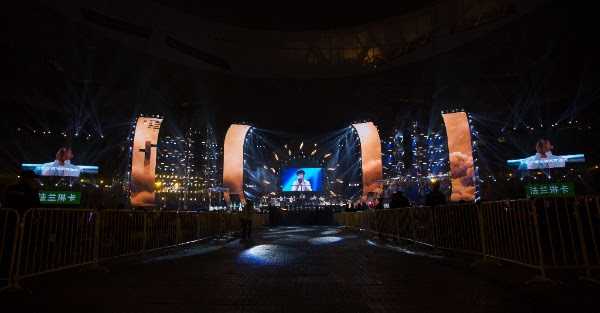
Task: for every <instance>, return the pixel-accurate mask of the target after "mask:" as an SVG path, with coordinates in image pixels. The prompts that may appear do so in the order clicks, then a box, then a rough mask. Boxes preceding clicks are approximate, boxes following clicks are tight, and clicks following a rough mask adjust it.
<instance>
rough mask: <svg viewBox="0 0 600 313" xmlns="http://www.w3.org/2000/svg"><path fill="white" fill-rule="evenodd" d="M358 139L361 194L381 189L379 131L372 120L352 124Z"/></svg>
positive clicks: (381, 165) (378, 191)
mask: <svg viewBox="0 0 600 313" xmlns="http://www.w3.org/2000/svg"><path fill="white" fill-rule="evenodd" d="M352 126H353V127H354V129H356V132H358V137H359V139H360V155H361V159H362V161H361V165H362V177H363V196H367V194H368V193H369V192H375V193H380V192H382V191H383V185H382V183H381V180H382V179H383V163H382V161H381V140H380V139H379V131H378V130H377V127H375V125H374V124H373V123H372V122H368V123H360V124H352Z"/></svg>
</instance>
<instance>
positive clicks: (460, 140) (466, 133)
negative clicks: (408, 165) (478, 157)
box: [442, 112, 475, 201]
mask: <svg viewBox="0 0 600 313" xmlns="http://www.w3.org/2000/svg"><path fill="white" fill-rule="evenodd" d="M442 117H443V118H444V124H445V125H446V136H447V138H448V155H449V160H450V175H451V176H450V178H451V182H452V195H451V196H450V200H451V201H461V200H464V201H474V200H475V175H474V173H475V169H474V166H473V146H472V142H471V130H470V127H469V119H468V117H467V113H465V112H456V113H445V114H442Z"/></svg>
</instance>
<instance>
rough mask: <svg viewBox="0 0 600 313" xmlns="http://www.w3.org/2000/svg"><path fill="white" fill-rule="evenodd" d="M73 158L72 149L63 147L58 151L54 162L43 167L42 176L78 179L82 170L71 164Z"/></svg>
mask: <svg viewBox="0 0 600 313" xmlns="http://www.w3.org/2000/svg"><path fill="white" fill-rule="evenodd" d="M73 157H74V155H73V150H71V148H66V147H63V148H60V149H58V152H56V159H55V160H54V162H50V163H45V164H44V165H42V170H41V172H42V176H71V177H78V176H79V174H80V172H81V170H80V169H79V167H77V166H76V165H73V164H71V159H73Z"/></svg>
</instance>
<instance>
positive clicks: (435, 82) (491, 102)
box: [0, 1, 600, 162]
mask: <svg viewBox="0 0 600 313" xmlns="http://www.w3.org/2000/svg"><path fill="white" fill-rule="evenodd" d="M308 11H310V10H308V9H302V10H297V11H294V13H293V14H292V13H286V14H279V15H277V16H279V18H280V20H279V22H278V19H268V22H264V20H265V16H266V15H269V14H268V13H262V14H257V15H254V14H249V13H248V12H246V14H241V13H240V12H241V11H240V10H239V9H236V10H230V11H226V13H222V12H224V11H218V10H217V11H211V12H213V13H214V12H217V13H218V12H221V13H218V14H216V13H215V14H216V15H217V16H220V19H221V21H223V22H226V21H227V22H228V23H231V24H236V23H237V24H240V25H246V26H247V27H254V28H263V29H273V28H278V27H279V28H280V29H284V30H298V29H323V28H328V27H332V25H338V24H339V25H350V24H355V23H363V22H366V21H369V20H372V19H377V18H380V17H385V16H387V15H388V13H389V12H388V11H389V10H388V11H386V10H384V11H377V10H374V9H373V10H371V9H369V10H367V11H366V13H365V15H364V16H363V15H360V14H359V13H358V12H359V11H360V10H358V9H356V10H353V11H350V13H348V14H347V15H339V16H337V17H336V18H337V19H330V18H329V17H330V16H332V14H331V13H332V11H330V10H325V11H318V10H316V11H314V12H317V13H315V14H312V15H311V18H310V19H308V20H307V22H306V23H302V22H301V21H302V19H301V18H300V17H301V16H302V15H303V14H302V12H308ZM3 13H4V15H5V16H4V20H5V21H7V23H8V24H9V25H11V28H10V29H7V30H8V32H7V37H6V40H3V41H2V42H1V45H2V49H3V51H4V52H5V57H3V58H2V60H1V62H2V63H3V68H4V69H6V70H4V71H3V72H2V74H1V75H3V78H4V81H5V82H6V83H5V84H3V85H2V87H1V88H2V91H1V92H0V102H1V103H0V105H1V106H2V116H3V124H2V125H1V127H2V130H3V131H5V132H10V131H13V130H14V129H16V128H17V127H28V128H31V129H34V128H38V129H41V128H44V127H46V128H56V129H64V128H66V127H76V126H81V127H83V129H85V130H86V131H87V132H88V133H91V134H96V133H100V132H103V133H105V134H110V135H111V136H115V139H114V140H115V142H114V144H115V145H117V144H120V141H122V140H123V134H126V132H127V123H128V122H129V121H130V120H131V118H132V116H134V115H135V114H138V113H159V114H162V115H164V116H165V117H166V118H167V121H168V123H167V127H166V128H165V131H167V132H171V133H177V132H178V131H181V130H182V129H185V127H188V126H190V125H193V122H194V121H196V120H200V119H209V120H212V121H213V122H214V123H215V125H216V127H217V133H218V135H219V136H220V137H221V138H222V137H223V136H224V133H225V130H226V128H227V126H228V125H229V124H230V123H233V122H240V121H246V122H249V123H252V124H253V125H256V126H258V127H261V128H266V129H272V130H278V131H279V130H280V131H284V132H291V133H298V134H301V135H305V136H309V135H315V134H318V133H323V132H327V131H330V130H335V129H339V128H342V127H345V126H347V125H348V124H349V123H351V122H352V121H354V120H358V119H370V120H373V121H375V122H376V123H377V124H378V125H380V127H381V128H382V129H383V130H384V131H388V130H390V129H392V128H394V127H401V126H402V125H403V124H404V123H406V122H407V121H409V120H411V119H420V120H423V121H429V120H431V119H432V118H438V117H439V110H440V109H443V108H449V107H463V108H465V109H467V110H469V111H471V112H474V113H477V114H480V115H483V116H485V117H486V118H488V119H489V120H490V121H493V123H492V122H490V123H486V125H485V126H489V125H494V126H493V127H498V128H499V127H501V126H502V125H507V126H512V125H521V126H522V125H523V123H527V124H528V125H535V124H537V123H540V122H542V123H545V124H550V123H551V122H554V121H555V120H556V119H565V118H576V119H579V120H581V121H582V122H585V123H588V124H590V123H594V122H596V120H597V118H596V116H597V115H596V113H597V108H598V107H599V106H600V104H599V103H598V96H597V95H598V89H599V87H598V86H600V77H599V75H598V73H600V61H598V55H600V53H599V52H600V51H599V50H598V48H597V47H596V46H597V45H596V44H595V41H594V38H595V34H594V33H595V29H596V27H595V26H593V21H594V18H593V17H592V16H590V15H592V13H591V11H589V10H586V9H585V8H584V7H581V6H580V5H579V4H578V5H575V4H570V5H568V4H564V3H562V2H558V1H556V2H552V1H551V2H550V4H548V5H546V6H544V7H543V8H541V9H539V10H538V11H536V12H533V13H531V14H529V15H527V16H525V17H524V18H522V19H520V20H518V21H516V22H513V23H511V24H510V25H508V26H505V27H503V28H501V29H499V30H496V31H493V32H490V33H489V34H486V35H484V36H483V37H481V39H478V40H475V41H473V42H471V43H469V44H466V45H464V46H462V47H460V48H457V49H454V50H451V51H449V52H447V53H444V54H441V55H437V56H435V57H433V58H430V59H426V60H423V61H419V62H415V63H411V64H408V65H405V66H401V67H396V68H391V69H388V70H385V71H378V72H373V73H371V74H365V75H356V76H350V77H342V78H331V79H317V78H312V79H311V78H304V79H299V78H285V79H282V78H281V79H280V78H249V77H241V76H237V75H235V73H228V74H224V73H218V72H214V71H210V72H208V71H203V70H199V69H196V68H189V67H186V66H183V65H180V64H174V63H173V62H171V61H168V60H164V59H161V58H157V57H154V56H151V55H147V54H145V53H143V52H140V51H137V50H133V49H130V48H128V47H124V46H123V45H121V44H120V43H118V42H115V41H113V40H111V39H108V38H106V37H104V36H103V35H102V34H100V33H98V32H96V31H94V30H93V29H92V28H90V27H88V26H86V25H83V24H78V23H73V22H71V21H70V20H69V19H67V18H64V17H62V16H61V15H59V14H57V13H55V12H54V11H52V10H50V9H48V8H47V7H44V6H41V5H35V4H29V5H26V6H24V7H22V8H20V9H15V10H14V11H10V12H8V11H6V10H3ZM7 13H8V14H7ZM200 15H201V14H200ZM200 15H199V16H200ZM291 16H295V17H291ZM353 16H354V17H357V16H358V18H353ZM210 19H211V20H215V19H216V18H215V17H214V16H213V17H210ZM281 19H285V21H286V22H281ZM332 20H333V21H337V22H331V21H332ZM236 21H237V22H236ZM261 21H262V22H261ZM330 22H331V23H330ZM278 25H280V26H278ZM490 127H491V126H490ZM496 130H497V129H496ZM388 133H389V132H388ZM386 134H387V133H386ZM9 137H10V136H9ZM10 141H16V139H14V138H11V140H10ZM10 141H9V142H10ZM5 143H6V141H5ZM15 146H16V145H15ZM11 149H14V148H10V149H4V151H7V150H9V151H11V152H14V153H12V154H11V155H12V156H15V157H12V159H14V160H12V159H11V161H13V162H14V161H16V160H17V159H18V158H19V157H18V155H19V153H26V152H25V151H24V150H23V151H21V152H19V151H16V152H15V151H12V150H11ZM20 149H21V148H20ZM23 149H24V148H23ZM28 153H30V152H28Z"/></svg>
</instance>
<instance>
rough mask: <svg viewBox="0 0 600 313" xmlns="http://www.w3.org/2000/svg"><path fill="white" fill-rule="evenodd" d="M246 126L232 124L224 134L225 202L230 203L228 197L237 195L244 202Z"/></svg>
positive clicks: (247, 128) (247, 129) (247, 127)
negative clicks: (226, 189) (226, 190)
mask: <svg viewBox="0 0 600 313" xmlns="http://www.w3.org/2000/svg"><path fill="white" fill-rule="evenodd" d="M249 130H250V126H248V125H240V124H232V125H231V126H229V129H228V130H227V134H225V143H224V145H223V185H225V187H226V188H228V192H226V193H225V201H227V202H228V203H229V202H230V198H229V196H230V195H239V197H240V200H241V201H242V202H244V201H245V200H244V189H243V184H244V143H245V141H246V134H247V133H248V131H249Z"/></svg>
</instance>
